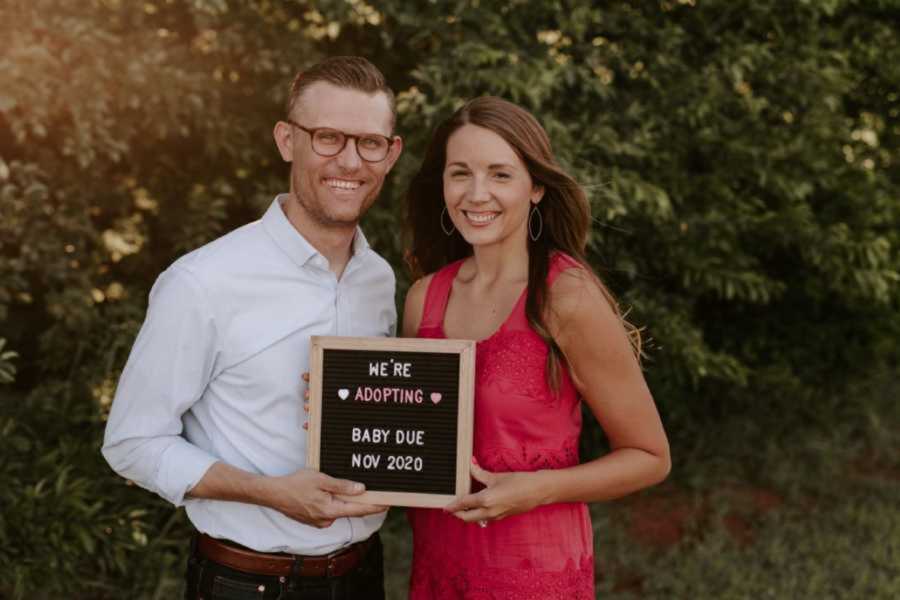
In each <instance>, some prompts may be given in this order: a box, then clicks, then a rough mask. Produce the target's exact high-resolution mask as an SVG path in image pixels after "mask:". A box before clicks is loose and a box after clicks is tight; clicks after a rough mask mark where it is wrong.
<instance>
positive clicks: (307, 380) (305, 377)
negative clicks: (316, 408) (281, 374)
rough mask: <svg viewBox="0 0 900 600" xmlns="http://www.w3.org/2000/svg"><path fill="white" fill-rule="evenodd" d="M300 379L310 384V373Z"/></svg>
mask: <svg viewBox="0 0 900 600" xmlns="http://www.w3.org/2000/svg"><path fill="white" fill-rule="evenodd" d="M300 377H301V378H302V379H303V381H305V382H306V383H309V372H306V373H304V374H303V375H301V376H300Z"/></svg>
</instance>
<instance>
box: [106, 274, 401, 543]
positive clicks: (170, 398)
mask: <svg viewBox="0 0 900 600" xmlns="http://www.w3.org/2000/svg"><path fill="white" fill-rule="evenodd" d="M217 336H218V332H217V330H216V320H215V315H214V313H213V311H212V308H211V306H210V304H209V302H208V301H207V298H206V297H205V294H204V291H203V289H202V288H201V287H200V285H199V284H198V282H196V281H195V280H194V278H193V276H192V275H191V274H190V273H188V272H186V271H184V270H182V269H179V268H177V267H174V268H171V269H169V270H168V271H166V272H165V273H163V275H161V276H160V278H159V279H158V280H157V282H156V284H155V285H154V287H153V290H152V292H151V294H150V306H149V308H148V310H147V318H146V320H145V322H144V325H143V327H141V332H140V334H139V335H138V338H137V340H136V341H135V344H134V347H133V348H132V351H131V355H130V356H129V358H128V363H127V364H126V366H125V369H124V371H123V372H122V377H121V379H120V380H119V385H118V388H117V390H116V397H115V399H114V401H113V406H112V410H111V411H110V415H109V421H108V423H107V427H106V435H105V438H104V444H103V450H102V451H103V455H104V457H105V458H106V460H107V462H109V464H110V466H111V467H112V468H113V469H114V470H115V471H116V472H117V473H119V474H120V475H122V476H123V477H126V478H128V479H131V480H133V481H134V482H135V483H137V484H138V485H140V486H141V487H144V488H146V489H148V490H150V491H153V492H155V493H157V494H159V495H160V496H162V497H163V498H165V499H166V500H168V501H169V502H172V503H173V504H175V505H176V506H180V505H182V504H184V498H185V496H186V495H189V496H191V497H196V498H211V499H217V500H231V501H239V502H250V503H253V504H258V505H261V506H266V507H270V508H273V509H275V510H278V511H280V512H282V513H284V514H285V515H287V516H288V517H291V518H292V519H295V520H298V521H301V522H304V523H307V524H310V525H313V526H316V527H327V526H328V525H330V523H331V522H332V521H333V520H334V519H335V518H337V517H341V516H359V515H363V514H371V513H375V512H380V511H383V510H384V507H380V506H372V505H368V504H357V503H351V502H343V501H341V500H338V499H335V498H334V497H333V496H332V494H334V493H340V494H345V495H355V494H359V493H362V491H364V490H363V489H362V486H361V484H354V483H353V482H350V481H344V480H336V479H333V478H331V477H328V476H327V475H324V474H322V473H318V472H315V471H309V470H307V469H301V470H298V471H297V472H295V473H293V474H290V475H287V476H284V477H266V476H262V475H256V474H253V473H249V472H247V471H243V470H241V469H237V468H235V467H232V466H229V465H226V464H224V463H222V462H219V461H218V459H217V458H216V457H215V456H213V455H211V454H209V453H208V452H206V451H204V450H202V449H200V448H198V447H197V446H195V445H193V444H191V443H190V442H188V441H187V440H186V439H185V438H184V437H183V436H182V429H183V425H182V421H181V417H182V415H183V414H184V413H185V412H186V411H187V410H188V409H190V408H191V406H193V404H194V403H195V402H197V401H198V400H199V399H200V397H201V395H202V394H203V391H204V389H205V388H206V386H207V384H208V382H209V381H210V379H211V377H212V375H213V370H214V366H215V359H216V354H217V340H218V337H217ZM357 486H358V487H357Z"/></svg>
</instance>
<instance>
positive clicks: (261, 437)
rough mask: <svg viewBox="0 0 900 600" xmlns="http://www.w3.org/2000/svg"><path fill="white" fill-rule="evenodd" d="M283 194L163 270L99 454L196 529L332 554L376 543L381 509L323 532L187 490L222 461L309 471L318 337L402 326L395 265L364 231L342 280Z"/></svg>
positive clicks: (387, 331) (256, 545) (252, 543)
mask: <svg viewBox="0 0 900 600" xmlns="http://www.w3.org/2000/svg"><path fill="white" fill-rule="evenodd" d="M286 198H287V196H286V195H282V196H279V197H278V198H276V199H275V201H274V202H273V203H272V205H271V206H270V207H269V209H268V211H267V212H266V214H265V215H264V216H263V218H262V219H261V220H259V221H256V222H254V223H250V224H248V225H245V226H243V227H241V228H239V229H237V230H235V231H233V232H231V233H229V234H228V235H225V236H223V237H221V238H219V239H217V240H215V241H213V242H211V243H209V244H207V245H206V246H203V247H202V248H199V249H197V250H195V251H193V252H191V253H190V254H187V255H186V256H183V257H182V258H180V259H179V260H177V261H176V262H175V263H174V264H172V266H171V267H169V268H168V269H167V270H166V271H165V272H163V273H162V275H160V276H159V278H158V279H157V281H156V283H155V284H154V286H153V289H152V290H151V292H150V304H149V307H148V309H147V317H146V320H145V321H144V324H143V326H142V327H141V331H140V333H139V334H138V337H137V340H136V341H135V343H134V347H133V348H132V350H131V355H130V356H129V358H128V363H127V364H126V365H125V369H124V371H123V372H122V377H121V379H120V380H119V386H118V389H117V390H116V396H115V399H114V401H113V405H112V410H111V412H110V415H109V422H108V424H107V427H106V436H105V439H104V443H103V455H104V457H106V460H107V461H108V462H109V464H110V466H112V468H113V469H115V471H116V472H118V473H119V474H120V475H122V476H123V477H126V478H128V479H131V480H133V481H134V482H135V483H137V484H138V485H140V486H142V487H145V488H147V489H149V490H151V491H153V492H156V493H157V494H159V495H160V496H162V497H163V498H165V499H167V500H168V501H170V502H172V503H173V504H175V505H176V506H180V505H182V504H183V505H184V506H185V508H186V510H187V514H188V517H189V518H190V520H191V522H192V523H193V524H194V526H195V527H196V528H197V529H198V530H199V531H201V532H204V533H208V534H210V535H212V536H213V537H217V538H226V539H229V540H232V541H235V542H238V543H239V544H243V545H244V546H248V547H250V548H253V549H255V550H258V551H262V552H291V553H295V554H325V553H328V552H332V551H334V550H337V549H340V548H341V547H344V546H346V545H348V544H351V543H354V542H357V541H360V540H364V539H366V538H368V537H369V536H370V535H372V533H374V532H375V531H376V530H377V529H378V528H379V527H380V526H381V524H382V522H383V521H384V513H382V514H376V515H371V516H367V517H361V518H342V519H338V520H336V521H335V522H334V524H333V525H332V526H331V527H328V528H327V529H317V528H315V527H311V526H308V525H304V524H302V523H300V522H298V521H294V520H292V519H290V518H288V517H286V516H285V515H283V514H281V513H280V512H278V511H275V510H272V509H269V508H265V507H262V506H256V505H253V504H245V503H240V502H224V501H219V500H203V499H194V498H190V497H188V498H185V494H186V493H187V492H188V491H189V490H190V489H191V488H192V487H193V486H194V485H196V484H197V483H198V482H199V481H200V480H201V479H202V478H203V475H204V474H205V473H206V471H207V469H209V468H210V467H211V466H212V464H213V463H214V462H216V461H222V462H224V463H227V464H230V465H232V466H235V467H238V468H240V469H244V470H245V471H249V472H251V473H258V474H262V475H273V476H278V475H287V474H289V473H292V472H293V471H295V470H297V469H299V468H302V467H304V466H305V464H306V431H305V430H304V429H303V423H304V421H305V420H306V413H305V412H304V411H303V390H304V385H305V384H303V381H302V380H301V377H300V376H301V374H302V373H303V372H304V371H307V370H308V365H309V342H310V336H313V335H353V336H389V335H393V333H394V329H395V326H396V318H397V315H396V309H395V306H394V284H395V280H394V273H393V271H392V270H391V268H390V266H389V265H388V264H387V262H386V261H385V260H384V259H382V258H381V257H380V256H378V255H377V254H376V253H375V252H374V251H372V250H371V249H370V248H369V246H368V244H367V243H366V240H365V237H364V236H363V235H362V232H361V231H360V230H358V229H357V231H356V236H355V239H354V242H353V255H352V257H351V259H350V261H349V263H348V264H347V267H346V268H345V270H344V273H343V274H342V275H341V278H340V280H338V279H337V278H336V277H335V275H334V273H332V272H331V271H330V270H329V268H328V261H327V260H326V259H325V258H324V257H323V256H322V255H321V254H319V253H318V252H317V251H316V249H315V248H313V247H312V246H311V245H310V244H309V243H308V242H307V241H306V240H305V239H304V238H303V237H302V236H301V235H300V234H299V233H298V232H297V230H296V229H295V228H294V227H293V226H292V225H291V224H290V222H289V221H288V220H287V217H286V216H285V214H284V212H283V210H282V208H281V202H282V201H284V200H285V199H286Z"/></svg>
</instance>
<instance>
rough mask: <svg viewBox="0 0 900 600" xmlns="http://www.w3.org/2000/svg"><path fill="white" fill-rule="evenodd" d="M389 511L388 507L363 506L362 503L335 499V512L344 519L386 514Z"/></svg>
mask: <svg viewBox="0 0 900 600" xmlns="http://www.w3.org/2000/svg"><path fill="white" fill-rule="evenodd" d="M387 509H388V507H387V506H380V505H378V504H363V503H362V502H353V501H348V500H342V499H341V498H335V505H334V506H333V512H335V513H339V514H340V516H342V517H364V516H366V515H374V514H376V513H381V512H384V511H386V510H387Z"/></svg>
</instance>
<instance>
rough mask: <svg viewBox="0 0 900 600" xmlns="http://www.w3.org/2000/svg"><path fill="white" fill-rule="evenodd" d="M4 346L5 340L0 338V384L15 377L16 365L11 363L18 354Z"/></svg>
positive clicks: (8, 381) (11, 380)
mask: <svg viewBox="0 0 900 600" xmlns="http://www.w3.org/2000/svg"><path fill="white" fill-rule="evenodd" d="M5 348H6V340H5V339H3V338H0V384H4V383H12V382H13V381H14V380H15V378H16V365H14V364H13V360H14V359H16V358H18V356H19V355H18V354H17V353H16V352H14V351H12V350H5Z"/></svg>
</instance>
